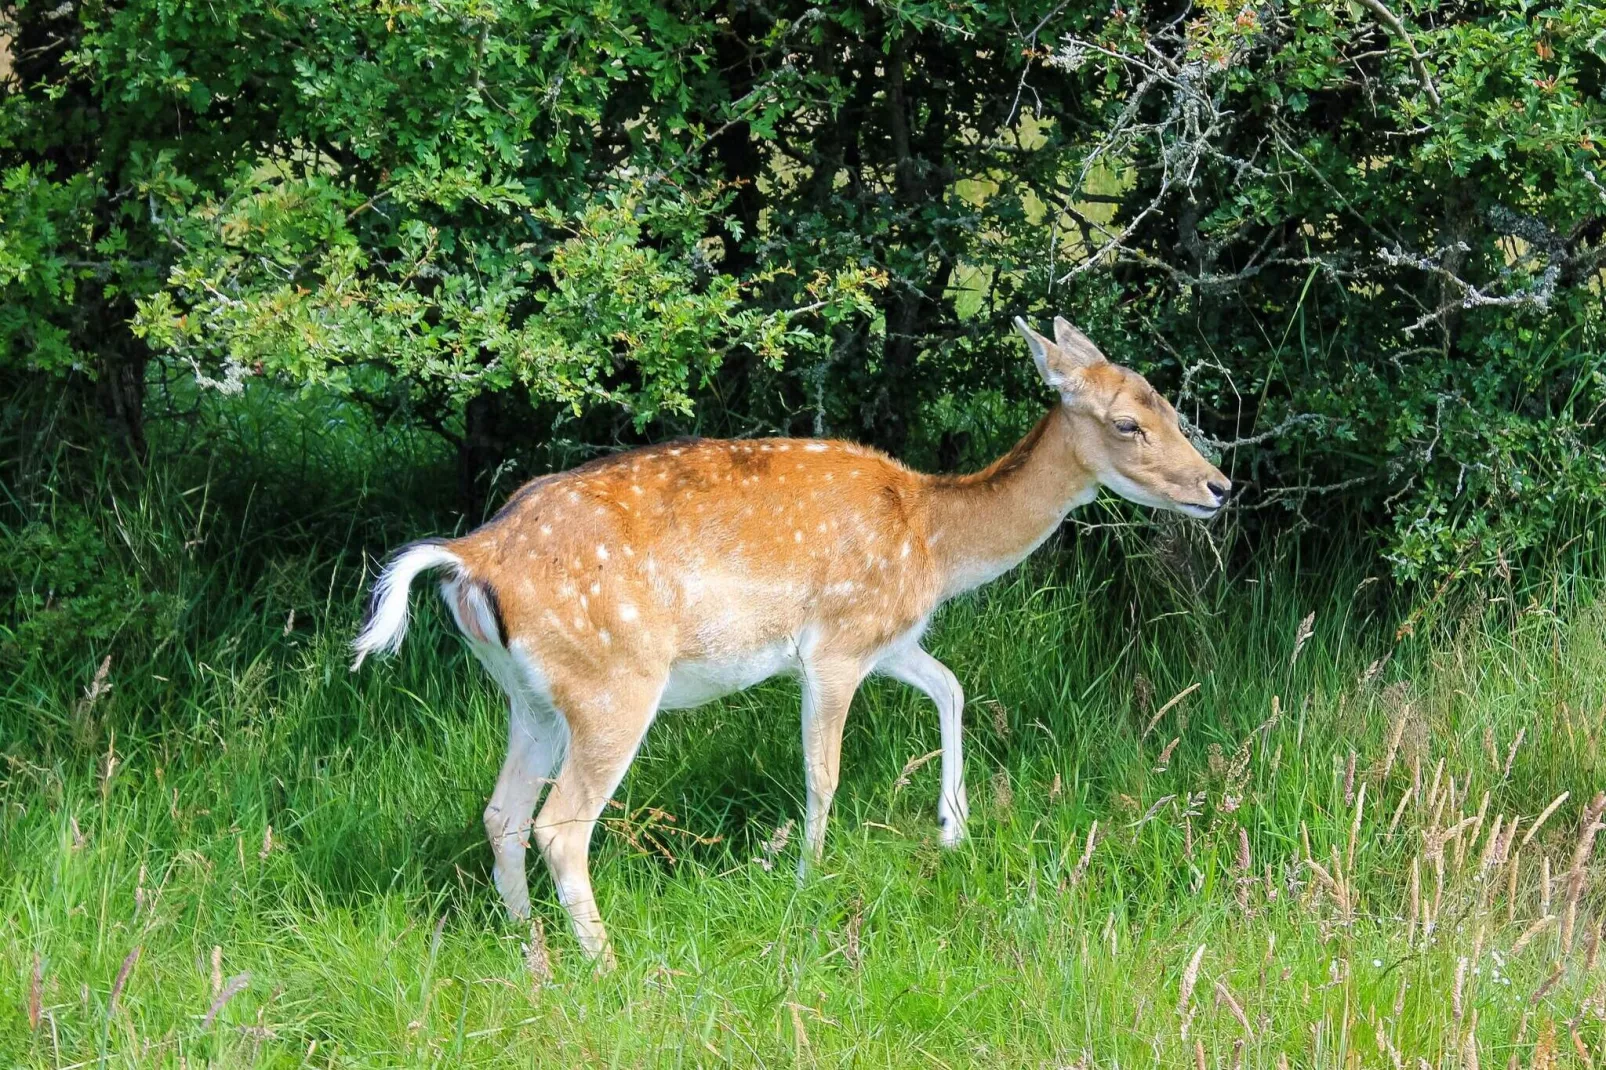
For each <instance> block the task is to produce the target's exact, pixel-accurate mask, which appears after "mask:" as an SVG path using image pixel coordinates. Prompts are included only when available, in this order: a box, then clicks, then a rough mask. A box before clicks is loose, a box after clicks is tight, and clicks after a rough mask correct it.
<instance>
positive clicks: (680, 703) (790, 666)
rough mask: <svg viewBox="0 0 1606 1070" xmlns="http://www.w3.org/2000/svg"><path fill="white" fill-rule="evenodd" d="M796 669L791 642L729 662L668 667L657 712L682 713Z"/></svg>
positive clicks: (707, 661) (711, 660)
mask: <svg viewBox="0 0 1606 1070" xmlns="http://www.w3.org/2000/svg"><path fill="white" fill-rule="evenodd" d="M797 669H798V658H797V644H796V643H793V642H787V643H784V644H783V643H773V644H771V645H769V646H764V647H759V648H758V649H757V650H751V651H748V652H746V653H744V654H740V655H737V656H735V657H730V658H709V659H703V660H698V661H679V662H676V663H675V664H674V665H673V666H671V667H670V670H669V680H668V682H667V683H665V684H664V695H663V698H661V699H659V700H658V708H659V709H662V710H684V709H689V708H690V707H692V706H701V705H702V704H703V703H705V702H712V701H714V700H715V699H716V698H723V697H724V696H726V695H733V694H735V693H736V692H738V691H741V690H744V689H745V688H749V687H752V686H753V685H754V684H756V683H758V682H759V681H760V680H768V679H769V678H770V677H772V676H779V675H781V674H782V673H788V674H790V673H795V672H796V671H797Z"/></svg>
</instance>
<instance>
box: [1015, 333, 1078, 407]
mask: <svg viewBox="0 0 1606 1070" xmlns="http://www.w3.org/2000/svg"><path fill="white" fill-rule="evenodd" d="M1015 329H1016V330H1017V331H1019V332H1020V336H1021V337H1022V338H1024V339H1026V348H1028V349H1030V350H1031V351H1032V362H1033V363H1034V364H1036V365H1037V374H1038V375H1041V376H1042V377H1043V382H1045V383H1047V384H1048V385H1049V386H1051V387H1053V388H1054V389H1055V390H1058V391H1059V392H1061V393H1064V392H1065V391H1066V390H1068V389H1069V388H1070V385H1071V384H1070V382H1069V381H1068V380H1067V379H1066V377H1065V376H1064V375H1063V374H1062V373H1061V372H1060V370H1059V365H1060V352H1059V346H1057V345H1055V344H1054V343H1053V342H1050V341H1049V340H1048V339H1047V338H1044V337H1043V336H1042V335H1040V334H1038V333H1037V332H1036V331H1034V330H1032V329H1031V327H1029V326H1027V324H1026V321H1025V320H1024V319H1022V318H1021V317H1019V316H1016V317H1015Z"/></svg>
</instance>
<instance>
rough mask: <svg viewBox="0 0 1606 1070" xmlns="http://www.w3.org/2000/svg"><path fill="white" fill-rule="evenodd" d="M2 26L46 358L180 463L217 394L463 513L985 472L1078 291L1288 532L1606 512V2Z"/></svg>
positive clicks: (484, 8)
mask: <svg viewBox="0 0 1606 1070" xmlns="http://www.w3.org/2000/svg"><path fill="white" fill-rule="evenodd" d="M4 10H5V12H6V13H7V15H6V17H8V18H9V19H10V20H11V30H10V32H9V38H10V41H11V53H12V55H13V57H14V71H13V74H12V77H11V78H10V79H9V80H8V81H7V83H6V88H5V90H4V98H3V100H0V172H3V176H4V181H3V182H0V219H3V220H4V223H5V228H6V230H5V233H6V237H5V238H4V239H3V241H0V294H3V301H4V308H3V309H0V361H3V362H4V364H5V365H6V366H8V367H9V368H11V369H12V370H13V371H14V372H15V371H18V370H19V369H20V370H21V372H22V373H23V374H26V375H31V376H43V375H55V376H65V377H66V378H68V379H69V380H70V381H72V382H75V383H78V384H79V388H80V389H82V390H83V391H85V392H86V393H87V392H92V393H94V394H95V395H96V397H97V398H98V400H99V401H100V403H101V405H102V407H103V408H104V409H105V410H106V411H107V412H108V413H110V414H112V415H113V416H114V417H116V422H117V424H118V426H119V427H121V428H123V429H124V430H125V431H126V432H127V438H128V439H129V441H130V442H131V443H132V444H133V446H134V448H135V450H136V451H137V450H138V449H140V448H141V444H142V442H143V433H142V428H141V426H140V424H141V421H142V419H143V414H144V409H143V401H144V394H145V389H146V387H147V386H148V384H150V383H152V382H168V381H170V380H171V379H172V378H173V376H175V375H182V376H189V377H191V378H193V380H194V381H195V382H198V383H200V384H202V385H204V386H207V387H210V388H213V389H216V390H219V391H221V392H223V394H224V395H225V396H226V397H237V396H238V394H239V393H240V392H241V391H244V390H248V389H249V390H262V389H276V388H277V389H284V388H288V389H291V390H300V391H316V392H320V393H332V394H334V395H336V396H339V397H343V398H346V399H349V400H351V401H352V402H354V403H357V404H361V405H364V406H367V407H369V408H370V409H372V410H373V411H374V412H375V413H377V414H379V415H380V416H381V417H382V418H383V419H386V420H393V421H395V420H399V421H403V422H406V423H411V424H414V425H417V426H423V427H428V428H430V429H432V430H433V431H434V432H435V433H437V434H439V435H440V436H441V437H442V438H443V439H444V440H445V441H447V442H449V443H451V444H452V445H453V446H454V448H455V449H456V450H457V452H458V454H459V463H460V473H461V479H462V483H463V486H464V489H465V499H472V498H474V497H483V495H484V494H485V492H486V490H487V487H488V480H490V479H491V478H492V476H493V474H494V473H497V472H501V471H504V468H503V465H504V462H506V461H508V460H509V459H517V460H520V461H522V462H523V464H524V465H525V466H526V467H529V466H539V465H542V464H549V463H555V462H559V461H564V460H572V459H573V458H574V457H575V455H576V454H577V453H585V452H588V451H594V450H596V449H598V448H607V447H610V446H613V445H616V444H627V443H630V442H635V441H640V440H642V439H644V438H653V437H660V436H663V435H666V434H671V433H678V432H683V431H697V432H703V433H720V434H740V433H747V434H750V433H764V432H768V431H783V432H801V433H839V434H846V435H851V436H855V437H860V438H867V439H870V440H872V441H875V442H877V443H878V444H881V445H883V446H886V447H888V448H891V449H894V450H896V451H899V452H900V453H902V454H904V455H906V456H909V457H910V458H911V459H914V460H916V461H918V462H920V463H925V464H942V465H955V464H962V463H966V464H968V463H974V462H976V461H978V460H980V459H981V458H982V456H983V455H984V454H986V453H988V452H990V451H992V450H995V449H997V448H998V447H999V446H1000V445H1001V442H1000V441H999V439H1001V438H1002V437H1004V432H1005V431H1006V429H1012V428H1014V427H1018V426H1019V425H1020V424H1021V423H1023V422H1024V421H1025V419H1026V418H1028V414H1029V412H1030V411H1031V410H1032V409H1034V408H1035V407H1036V404H1037V403H1036V401H1035V400H1034V399H1035V398H1036V397H1037V387H1036V385H1035V384H1034V382H1033V380H1032V378H1031V376H1030V375H1029V366H1028V364H1027V362H1026V361H1024V360H1023V359H1022V357H1021V354H1020V352H1019V345H1018V343H1017V342H1016V340H1014V339H1013V338H1012V337H1011V335H1010V332H1009V330H1008V326H1007V325H1008V322H1009V320H1010V319H1011V318H1012V317H1013V316H1015V315H1017V314H1025V315H1028V316H1033V317H1047V316H1049V315H1051V314H1053V313H1056V312H1058V313H1065V314H1067V315H1070V316H1071V317H1072V318H1073V319H1075V320H1077V321H1078V322H1079V323H1081V324H1082V325H1083V326H1084V328H1086V329H1087V330H1088V331H1089V332H1090V333H1091V334H1093V336H1094V337H1095V338H1097V339H1098V340H1099V341H1100V342H1101V344H1103V345H1104V346H1105V348H1107V349H1108V350H1109V352H1110V353H1111V355H1112V356H1113V357H1115V358H1117V359H1120V360H1123V361H1126V362H1128V363H1131V364H1133V365H1135V366H1137V367H1139V368H1141V369H1143V370H1144V371H1146V372H1147V373H1149V374H1150V375H1151V376H1152V377H1153V378H1154V379H1155V380H1156V382H1157V384H1158V385H1160V386H1161V387H1162V388H1163V389H1165V390H1167V391H1169V392H1170V393H1171V394H1172V395H1173V396H1174V397H1176V398H1177V399H1178V401H1179V407H1180V408H1181V409H1182V410H1183V412H1184V414H1185V416H1186V417H1187V419H1189V420H1190V421H1191V422H1193V423H1194V424H1195V425H1197V427H1198V428H1199V430H1200V432H1201V434H1202V435H1204V436H1205V437H1207V438H1209V439H1211V440H1213V441H1214V444H1215V446H1216V448H1217V449H1219V450H1221V451H1222V452H1224V453H1226V454H1228V455H1229V456H1228V457H1227V459H1226V462H1225V463H1226V464H1227V465H1228V466H1229V468H1230V470H1231V474H1233V475H1234V476H1235V477H1237V478H1238V479H1239V480H1240V481H1245V482H1247V483H1249V484H1250V485H1251V494H1250V496H1249V497H1248V498H1246V499H1245V502H1244V504H1245V505H1246V507H1249V508H1252V510H1253V511H1248V512H1246V513H1245V514H1244V515H1245V516H1246V517H1247V518H1249V519H1251V520H1253V521H1254V522H1255V524H1254V526H1255V527H1256V528H1257V529H1267V528H1270V529H1273V530H1276V529H1282V528H1286V527H1287V526H1289V524H1290V523H1292V524H1294V525H1296V526H1297V525H1299V524H1302V523H1304V524H1309V523H1313V522H1315V521H1318V520H1324V519H1325V518H1327V517H1330V516H1332V515H1333V514H1335V513H1338V512H1344V513H1347V514H1349V515H1350V516H1351V517H1352V518H1356V517H1358V518H1360V520H1361V522H1362V523H1363V524H1365V525H1368V526H1369V527H1370V528H1371V529H1372V530H1374V531H1376V532H1377V533H1378V544H1379V547H1380V548H1381V549H1382V550H1383V551H1385V552H1386V553H1387V554H1388V555H1389V558H1390V560H1391V561H1392V562H1393V565H1394V567H1395V569H1396V571H1397V573H1398V574H1399V575H1400V576H1402V577H1405V578H1417V577H1440V576H1447V575H1466V574H1476V573H1478V572H1479V571H1480V570H1484V569H1488V568H1498V567H1503V566H1502V564H1501V563H1502V562H1512V561H1520V560H1521V558H1522V555H1523V554H1525V553H1526V552H1528V551H1529V550H1531V549H1534V548H1536V547H1539V546H1544V545H1552V546H1554V545H1556V544H1559V543H1561V542H1563V541H1565V540H1567V539H1570V538H1572V537H1573V536H1574V535H1576V534H1578V533H1580V532H1585V531H1590V530H1592V529H1593V527H1594V526H1597V525H1598V523H1599V520H1600V518H1601V509H1602V505H1603V496H1606V491H1603V490H1602V489H1601V488H1602V487H1603V486H1606V480H1603V479H1602V476H1603V475H1606V473H1603V471H1602V464H1603V462H1602V459H1601V458H1602V448H1603V445H1606V443H1603V438H1602V433H1601V430H1600V424H1599V421H1598V419H1597V413H1598V412H1599V410H1600V408H1601V406H1602V405H1603V404H1606V372H1603V364H1602V356H1601V353H1602V342H1601V320H1602V306H1601V302H1600V293H1601V286H1602V282H1601V278H1602V276H1601V268H1602V265H1603V259H1602V258H1603V245H1602V234H1603V231H1606V181H1603V179H1602V178H1601V175H1600V171H1601V168H1600V148H1599V145H1598V143H1597V139H1598V137H1599V136H1600V131H1601V130H1602V129H1606V124H1603V120H1606V102H1603V99H1602V86H1603V77H1602V76H1603V63H1602V58H1601V55H1600V53H1599V50H1598V48H1596V47H1595V43H1597V42H1598V41H1599V40H1600V39H1601V35H1602V34H1606V11H1603V10H1602V9H1601V8H1600V7H1599V6H1598V5H1590V4H1584V3H1580V2H1563V3H1559V4H1556V5H1552V6H1550V7H1546V8H1534V7H1532V6H1530V5H1526V4H1519V3H1517V2H1516V0H1496V2H1494V3H1490V4H1485V5H1480V6H1477V7H1444V6H1442V5H1437V4H1428V3H1425V2H1418V0H1411V2H1409V3H1405V4H1404V5H1402V6H1399V7H1398V8H1397V10H1396V9H1391V7H1390V6H1388V5H1387V4H1385V3H1382V2H1376V3H1373V2H1363V3H1360V4H1356V5H1350V6H1335V5H1331V4H1326V3H1310V2H1304V0H1284V2H1280V3H1269V4H1266V5H1262V6H1261V7H1252V6H1241V7H1234V6H1230V5H1226V4H1222V3H1217V2H1215V0H1211V2H1208V3H1203V4H1201V5H1199V6H1198V7H1182V8H1178V7H1175V6H1155V7H1139V8H1136V9H1133V10H1128V9H1126V8H1125V7H1117V8H1116V9H1115V10H1114V11H1113V12H1112V11H1110V10H1108V9H1107V8H1106V7H1104V6H1102V5H1091V4H1073V5H1065V4H1055V5H1050V4H1048V3H1046V2H1044V3H1039V4H1031V5H1028V6H1027V7H1024V8H1022V7H1019V6H1018V5H1017V6H1012V7H1010V8H1008V9H1007V10H1006V9H1005V8H1004V7H1002V6H998V5H993V4H986V3H981V2H976V0H972V2H968V3H958V4H950V3H944V4H924V3H917V4H913V5H901V6H899V7H897V8H896V9H895V10H892V9H885V8H881V7H870V8H862V7H860V6H857V5H847V4H832V5H825V6H818V5H811V4H802V3H782V4H778V5H769V6H766V7H762V8H749V7H745V6H737V7H732V8H731V9H730V10H728V11H726V10H719V11H715V10H712V9H709V8H707V7H706V5H700V4H685V3H675V4H668V5H664V4H658V3H651V4H649V3H639V2H630V3H625V4H623V5H611V6H606V7H592V6H588V5H583V4H543V5H535V6H529V5H512V4H502V3H497V2H487V0H449V2H446V3H439V4H431V5H426V6H423V7H406V6H403V7H387V6H380V7H373V8H370V7H361V6H355V7H354V6H350V5H344V4H334V3H329V2H328V0H303V2H302V3H299V4H297V5H295V6H294V7H293V8H292V9H286V8H284V7H283V6H282V5H272V4H269V5H264V4H260V3H256V2H251V0H234V2H230V3H226V4H211V5H199V6H196V5H180V6H178V7H174V6H172V5H166V4H158V3H151V2H147V0H131V2H129V3H127V4H124V5H122V6H118V7H110V8H107V7H101V6H100V5H98V4H85V5H74V6H58V5H51V4H23V5H18V6H15V7H7V8H5V9H4ZM91 384H93V386H91ZM536 447H539V448H536Z"/></svg>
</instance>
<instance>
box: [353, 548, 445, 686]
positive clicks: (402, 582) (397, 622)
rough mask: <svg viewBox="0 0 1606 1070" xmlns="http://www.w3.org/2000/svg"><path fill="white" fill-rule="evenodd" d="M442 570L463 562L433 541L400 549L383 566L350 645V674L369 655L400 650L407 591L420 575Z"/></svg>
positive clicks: (405, 613) (404, 634)
mask: <svg viewBox="0 0 1606 1070" xmlns="http://www.w3.org/2000/svg"><path fill="white" fill-rule="evenodd" d="M443 566H450V567H452V568H454V569H458V570H461V569H462V568H463V559H462V558H460V557H458V556H457V555H456V554H454V553H452V551H450V550H448V549H447V548H446V547H445V546H444V545H442V544H441V543H440V542H438V541H435V540H426V541H424V542H417V543H413V544H412V545H410V546H406V547H404V548H403V549H402V550H401V552H400V553H398V554H397V555H396V557H395V559H394V560H392V561H391V563H390V564H388V565H386V566H385V570H384V571H383V572H381V573H380V574H379V579H378V580H376V581H375V582H374V595H373V602H372V604H371V605H370V607H369V610H368V623H367V624H365V625H364V626H363V629H362V634H361V635H359V636H357V639H356V641H355V642H353V643H352V644H351V648H352V650H353V651H355V652H356V655H357V657H356V660H354V661H353V662H352V663H351V669H352V671H353V672H356V671H357V669H358V667H360V666H361V665H362V662H363V659H364V658H366V657H367V656H368V655H369V654H394V653H395V652H396V651H397V650H399V649H401V644H402V639H404V638H405V637H406V635H407V589H408V588H409V587H411V586H412V585H413V580H414V578H416V577H417V575H418V574H419V573H420V572H427V571H429V570H430V569H432V568H441V567H443Z"/></svg>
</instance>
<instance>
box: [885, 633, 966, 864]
mask: <svg viewBox="0 0 1606 1070" xmlns="http://www.w3.org/2000/svg"><path fill="white" fill-rule="evenodd" d="M876 668H877V670H878V671H880V672H884V673H886V674H887V675H888V676H890V677H892V678H893V679H894V680H901V681H903V682H904V683H906V684H908V685H909V686H910V687H913V688H915V689H916V690H919V691H922V692H924V693H925V694H926V696H927V697H928V698H930V699H931V701H932V702H934V703H936V706H937V721H938V724H939V725H940V726H941V728H942V792H941V794H940V795H938V797H937V827H938V828H939V829H941V835H942V843H943V846H944V847H955V846H958V844H959V843H960V841H962V840H963V839H964V838H965V823H966V822H967V821H969V820H970V803H969V801H968V800H967V799H966V797H965V757H964V712H965V692H964V690H963V689H962V688H961V687H960V686H959V679H958V677H956V676H954V674H953V673H952V672H951V671H950V670H949V668H948V666H946V665H944V664H943V663H942V662H940V661H938V660H937V659H936V658H934V657H932V656H931V655H930V654H928V653H926V652H925V651H924V650H921V649H920V648H919V647H917V646H911V647H909V648H907V649H905V650H900V651H899V652H898V653H896V654H893V655H891V656H890V657H888V658H885V659H883V660H882V662H881V663H880V664H879V665H877V666H876Z"/></svg>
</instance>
